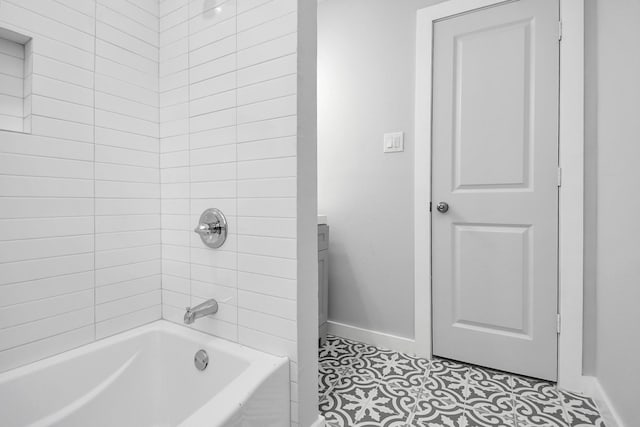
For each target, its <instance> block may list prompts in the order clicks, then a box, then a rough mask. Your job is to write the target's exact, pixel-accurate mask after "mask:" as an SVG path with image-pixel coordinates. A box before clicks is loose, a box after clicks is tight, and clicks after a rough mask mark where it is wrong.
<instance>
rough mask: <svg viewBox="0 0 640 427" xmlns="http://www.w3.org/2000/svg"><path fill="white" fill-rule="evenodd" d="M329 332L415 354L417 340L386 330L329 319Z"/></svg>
mask: <svg viewBox="0 0 640 427" xmlns="http://www.w3.org/2000/svg"><path fill="white" fill-rule="evenodd" d="M327 324H328V332H329V334H330V335H336V336H338V337H343V338H347V339H350V340H354V341H360V342H363V343H365V344H371V345H375V346H376V347H383V348H388V349H390V350H395V351H399V352H401V353H408V354H414V353H415V341H414V340H412V339H409V338H404V337H398V336H395V335H391V334H385V333H384V332H377V331H371V330H369V329H363V328H358V327H357V326H351V325H345V324H344V323H338V322H333V321H331V320H330V321H328V322H327Z"/></svg>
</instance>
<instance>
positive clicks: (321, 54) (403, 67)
mask: <svg viewBox="0 0 640 427" xmlns="http://www.w3.org/2000/svg"><path fill="white" fill-rule="evenodd" d="M434 3H437V1H434V0H404V1H401V2H394V3H393V4H391V3H389V2H388V1H382V0H348V1H344V0H326V1H323V2H321V3H320V4H319V8H318V199H319V211H320V213H322V214H326V215H328V218H329V225H330V227H331V242H330V250H329V257H330V258H329V266H330V267H329V268H330V270H329V319H330V320H332V321H337V322H340V323H345V324H348V325H353V326H357V327H360V328H365V329H371V330H374V331H380V332H385V333H390V334H394V335H399V336H402V337H409V338H413V335H414V332H413V322H414V316H413V312H414V310H413V290H414V284H413V264H414V262H413V214H412V212H413V105H414V102H413V98H414V95H413V88H414V73H415V72H414V69H415V61H414V56H415V19H416V10H417V9H420V8H423V7H426V6H429V5H431V4H434ZM394 131H404V132H405V151H404V152H403V153H392V154H384V153H383V152H382V137H383V134H384V133H385V132H394Z"/></svg>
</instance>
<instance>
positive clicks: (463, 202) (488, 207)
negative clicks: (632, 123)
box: [432, 0, 559, 380]
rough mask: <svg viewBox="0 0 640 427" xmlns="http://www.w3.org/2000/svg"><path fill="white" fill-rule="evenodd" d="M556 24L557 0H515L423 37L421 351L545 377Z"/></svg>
mask: <svg viewBox="0 0 640 427" xmlns="http://www.w3.org/2000/svg"><path fill="white" fill-rule="evenodd" d="M558 29H559V4H558V0H520V1H514V2H509V3H503V4H500V5H497V6H494V7H490V8H486V9H481V10H477V11H473V12H469V13H466V14H462V15H457V16H455V17H452V18H449V19H445V20H442V21H439V22H436V23H435V25H434V34H433V37H434V39H433V40H434V45H433V48H434V49H433V52H434V53H433V55H434V56H433V117H432V120H433V124H432V129H433V134H432V150H433V154H432V162H433V164H432V200H433V214H432V257H433V258H432V281H433V283H432V292H433V352H434V354H435V355H437V356H442V357H447V358H451V359H456V360H461V361H465V362H470V363H474V364H477V365H482V366H487V367H491V368H495V369H499V370H504V371H508V372H514V373H518V374H523V375H528V376H532V377H536V378H544V379H548V380H555V379H556V378H557V326H556V325H557V294H558V185H559V182H558V179H559V170H558V90H559V35H558V34H559V31H558ZM447 208H448V210H447Z"/></svg>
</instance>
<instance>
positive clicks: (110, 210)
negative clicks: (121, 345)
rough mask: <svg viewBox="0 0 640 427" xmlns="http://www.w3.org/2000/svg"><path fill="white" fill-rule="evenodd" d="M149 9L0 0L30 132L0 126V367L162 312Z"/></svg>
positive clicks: (145, 4)
mask: <svg viewBox="0 0 640 427" xmlns="http://www.w3.org/2000/svg"><path fill="white" fill-rule="evenodd" d="M96 12H97V15H96ZM155 22H157V7H156V4H155V1H152V0H145V1H142V2H128V1H124V0H123V1H119V2H117V3H115V2H112V1H108V0H100V1H99V2H98V3H97V4H96V3H95V2H93V1H83V2H77V1H71V0H62V1H58V2H56V1H53V0H41V1H38V2H19V1H2V4H1V5H0V27H3V28H7V29H9V30H13V31H16V32H19V33H22V34H25V35H27V36H29V37H32V38H33V41H32V50H33V54H32V55H33V56H32V57H29V58H27V61H31V62H32V65H31V66H32V67H33V69H32V71H33V72H32V76H31V78H30V82H29V83H28V84H29V85H30V86H31V87H32V92H33V94H32V96H31V100H30V102H31V105H32V116H31V122H32V134H23V133H16V132H0V204H1V208H0V371H4V370H7V369H10V368H12V367H15V366H19V365H22V364H25V363H29V362H31V361H34V360H37V359H40V358H42V357H46V356H49V355H52V354H55V353H58V352H61V351H64V350H67V349H70V348H73V347H76V346H79V345H82V344H85V343H88V342H90V341H92V340H94V339H98V338H101V337H104V336H107V335H110V334H113V333H116V332H118V331H121V330H123V329H127V328H130V327H134V326H137V325H139V324H142V323H145V322H148V321H151V320H154V319H158V318H159V317H160V305H159V304H160V290H159V289H160V246H159V235H160V232H159V209H160V204H159V179H158V170H157V164H158V157H159V155H158V139H157V132H158V119H157V87H156V86H153V83H152V82H153V81H154V78H155V76H157V67H158V59H157V55H158V47H157V39H155V38H154V37H153V34H154V31H155V34H157V30H155V29H154V23H155ZM123 26H124V27H123ZM143 94H144V96H143Z"/></svg>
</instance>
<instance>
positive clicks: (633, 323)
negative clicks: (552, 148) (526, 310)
mask: <svg viewBox="0 0 640 427" xmlns="http://www.w3.org/2000/svg"><path fill="white" fill-rule="evenodd" d="M591 6H593V3H592V4H591ZM595 8H596V9H595V19H594V20H593V22H592V23H591V24H595V28H594V27H593V26H591V27H587V31H588V32H589V33H590V34H591V35H594V34H595V37H590V38H588V39H587V40H588V41H589V40H591V41H592V42H593V43H595V46H593V45H592V46H588V48H589V49H590V53H591V54H593V55H595V58H596V60H595V61H594V62H595V66H596V69H595V70H592V69H591V70H588V71H589V72H590V73H591V74H592V75H593V77H594V78H592V79H591V80H590V81H589V83H590V84H589V85H588V86H587V96H588V97H589V99H590V100H591V101H592V102H593V101H594V99H595V103H596V105H597V109H596V110H597V111H596V113H597V116H596V118H595V120H597V124H596V126H595V127H593V126H592V127H590V129H591V132H595V135H593V134H592V135H589V137H590V138H593V137H594V136H595V138H596V144H597V146H596V147H595V148H596V150H597V170H596V171H595V172H596V173H595V176H596V181H595V183H596V186H597V187H596V188H587V190H588V191H591V192H593V191H595V192H596V194H597V214H596V216H597V223H596V227H595V230H593V229H592V230H588V231H590V232H594V231H595V233H596V238H595V239H596V241H597V246H596V247H597V249H596V263H597V264H596V268H595V284H596V287H595V295H592V297H594V298H595V309H596V313H595V315H596V318H595V322H591V323H590V324H592V323H595V328H596V331H595V332H596V340H597V344H596V345H595V369H594V370H595V375H596V377H597V378H598V380H599V382H600V384H601V385H602V387H603V388H604V391H605V392H606V393H607V395H608V396H609V398H610V399H611V401H612V403H613V405H614V407H615V409H616V410H617V411H618V413H619V415H620V417H621V418H622V420H623V422H624V423H625V425H626V426H634V425H637V424H638V420H640V408H639V407H638V402H637V400H638V399H637V398H638V384H639V383H640V369H639V368H638V354H640V335H639V334H638V325H640V310H638V301H640V287H639V286H638V278H639V277H640V262H639V261H640V257H639V254H640V252H639V251H638V237H639V236H640V223H639V222H638V218H639V217H640V198H639V197H638V182H640V171H639V169H638V159H640V144H638V140H639V136H640V122H639V121H638V111H640V83H638V76H639V75H640V55H638V47H639V46H638V41H639V40H640V27H639V26H638V20H639V19H640V3H639V2H638V1H636V0H620V1H616V2H608V1H596V2H595ZM587 66H590V63H589V62H588V63H587ZM592 119H593V118H592ZM592 172H594V171H593V170H591V171H588V173H589V174H591V173H592ZM587 326H589V325H587Z"/></svg>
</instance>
